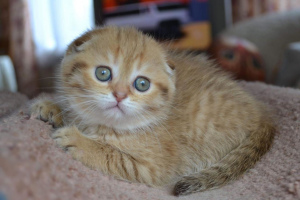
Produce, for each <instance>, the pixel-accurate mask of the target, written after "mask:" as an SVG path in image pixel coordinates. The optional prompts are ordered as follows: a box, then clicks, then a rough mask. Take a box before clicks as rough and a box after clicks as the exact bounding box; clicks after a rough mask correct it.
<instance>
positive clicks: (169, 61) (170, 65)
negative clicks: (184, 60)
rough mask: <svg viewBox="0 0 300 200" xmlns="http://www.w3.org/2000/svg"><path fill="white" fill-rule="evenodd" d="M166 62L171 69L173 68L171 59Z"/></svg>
mask: <svg viewBox="0 0 300 200" xmlns="http://www.w3.org/2000/svg"><path fill="white" fill-rule="evenodd" d="M167 64H168V66H169V67H170V68H171V70H175V62H174V61H173V60H171V59H168V60H167Z"/></svg>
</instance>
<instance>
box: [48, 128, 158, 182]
mask: <svg viewBox="0 0 300 200" xmlns="http://www.w3.org/2000/svg"><path fill="white" fill-rule="evenodd" d="M52 138H53V139H54V140H55V142H56V144H57V145H58V146H59V147H61V148H63V149H64V150H66V151H67V153H70V154H71V155H72V157H73V158H74V159H76V160H78V161H80V162H82V163H83V164H84V165H86V166H88V167H90V168H92V169H100V170H101V171H102V172H104V173H106V174H111V175H115V176H116V177H118V178H121V179H123V180H124V179H125V180H130V181H133V182H143V183H146V184H148V185H159V181H160V180H158V179H157V180H155V178H153V173H151V172H152V170H151V163H150V164H149V163H148V162H146V161H142V160H139V159H137V158H134V157H132V156H131V155H129V154H127V153H124V152H121V151H120V150H119V149H116V148H113V147H112V146H110V145H108V144H105V143H103V142H101V141H97V140H93V139H90V138H88V137H86V136H84V135H83V134H82V133H80V131H79V130H78V129H77V127H75V126H71V127H64V128H60V129H58V130H57V131H56V132H54V133H53V134H52ZM155 181H158V182H155Z"/></svg>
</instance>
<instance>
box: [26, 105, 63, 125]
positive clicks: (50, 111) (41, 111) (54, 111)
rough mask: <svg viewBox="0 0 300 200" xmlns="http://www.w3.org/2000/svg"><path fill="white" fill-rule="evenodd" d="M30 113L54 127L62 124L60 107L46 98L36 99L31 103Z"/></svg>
mask: <svg viewBox="0 0 300 200" xmlns="http://www.w3.org/2000/svg"><path fill="white" fill-rule="evenodd" d="M31 115H33V116H36V118H37V119H40V120H42V121H44V122H49V123H50V124H52V125H53V126H54V127H55V128H57V127H61V126H63V119H62V115H61V109H60V107H59V106H58V105H56V104H54V103H53V102H51V101H48V100H38V101H36V102H34V103H33V104H32V105H31Z"/></svg>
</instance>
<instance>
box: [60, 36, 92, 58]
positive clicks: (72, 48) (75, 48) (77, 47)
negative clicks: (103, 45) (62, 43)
mask: <svg viewBox="0 0 300 200" xmlns="http://www.w3.org/2000/svg"><path fill="white" fill-rule="evenodd" d="M92 36H93V31H87V32H85V33H84V34H83V35H81V36H80V37H79V38H77V39H75V40H74V41H73V42H72V43H71V44H70V45H69V46H68V48H67V51H66V55H71V54H73V53H77V52H80V51H82V50H83V47H82V45H83V44H85V43H86V42H88V41H89V40H91V39H92Z"/></svg>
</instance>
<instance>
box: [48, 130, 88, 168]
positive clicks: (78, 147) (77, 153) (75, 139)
mask: <svg viewBox="0 0 300 200" xmlns="http://www.w3.org/2000/svg"><path fill="white" fill-rule="evenodd" d="M51 137H52V139H53V140H54V141H55V143H56V145H57V146H58V147H60V148H62V149H63V150H64V151H66V152H67V153H70V154H71V155H72V157H73V158H74V159H76V160H80V161H82V162H83V163H85V162H86V161H84V160H85V159H86V158H87V155H86V154H87V153H89V151H90V150H91V149H90V148H91V146H92V141H91V140H90V139H89V138H86V137H85V136H83V135H82V134H81V133H80V132H79V130H78V129H77V128H76V127H75V126H71V127H63V128H60V129H58V130H56V131H55V132H54V133H53V134H52V135H51Z"/></svg>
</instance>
